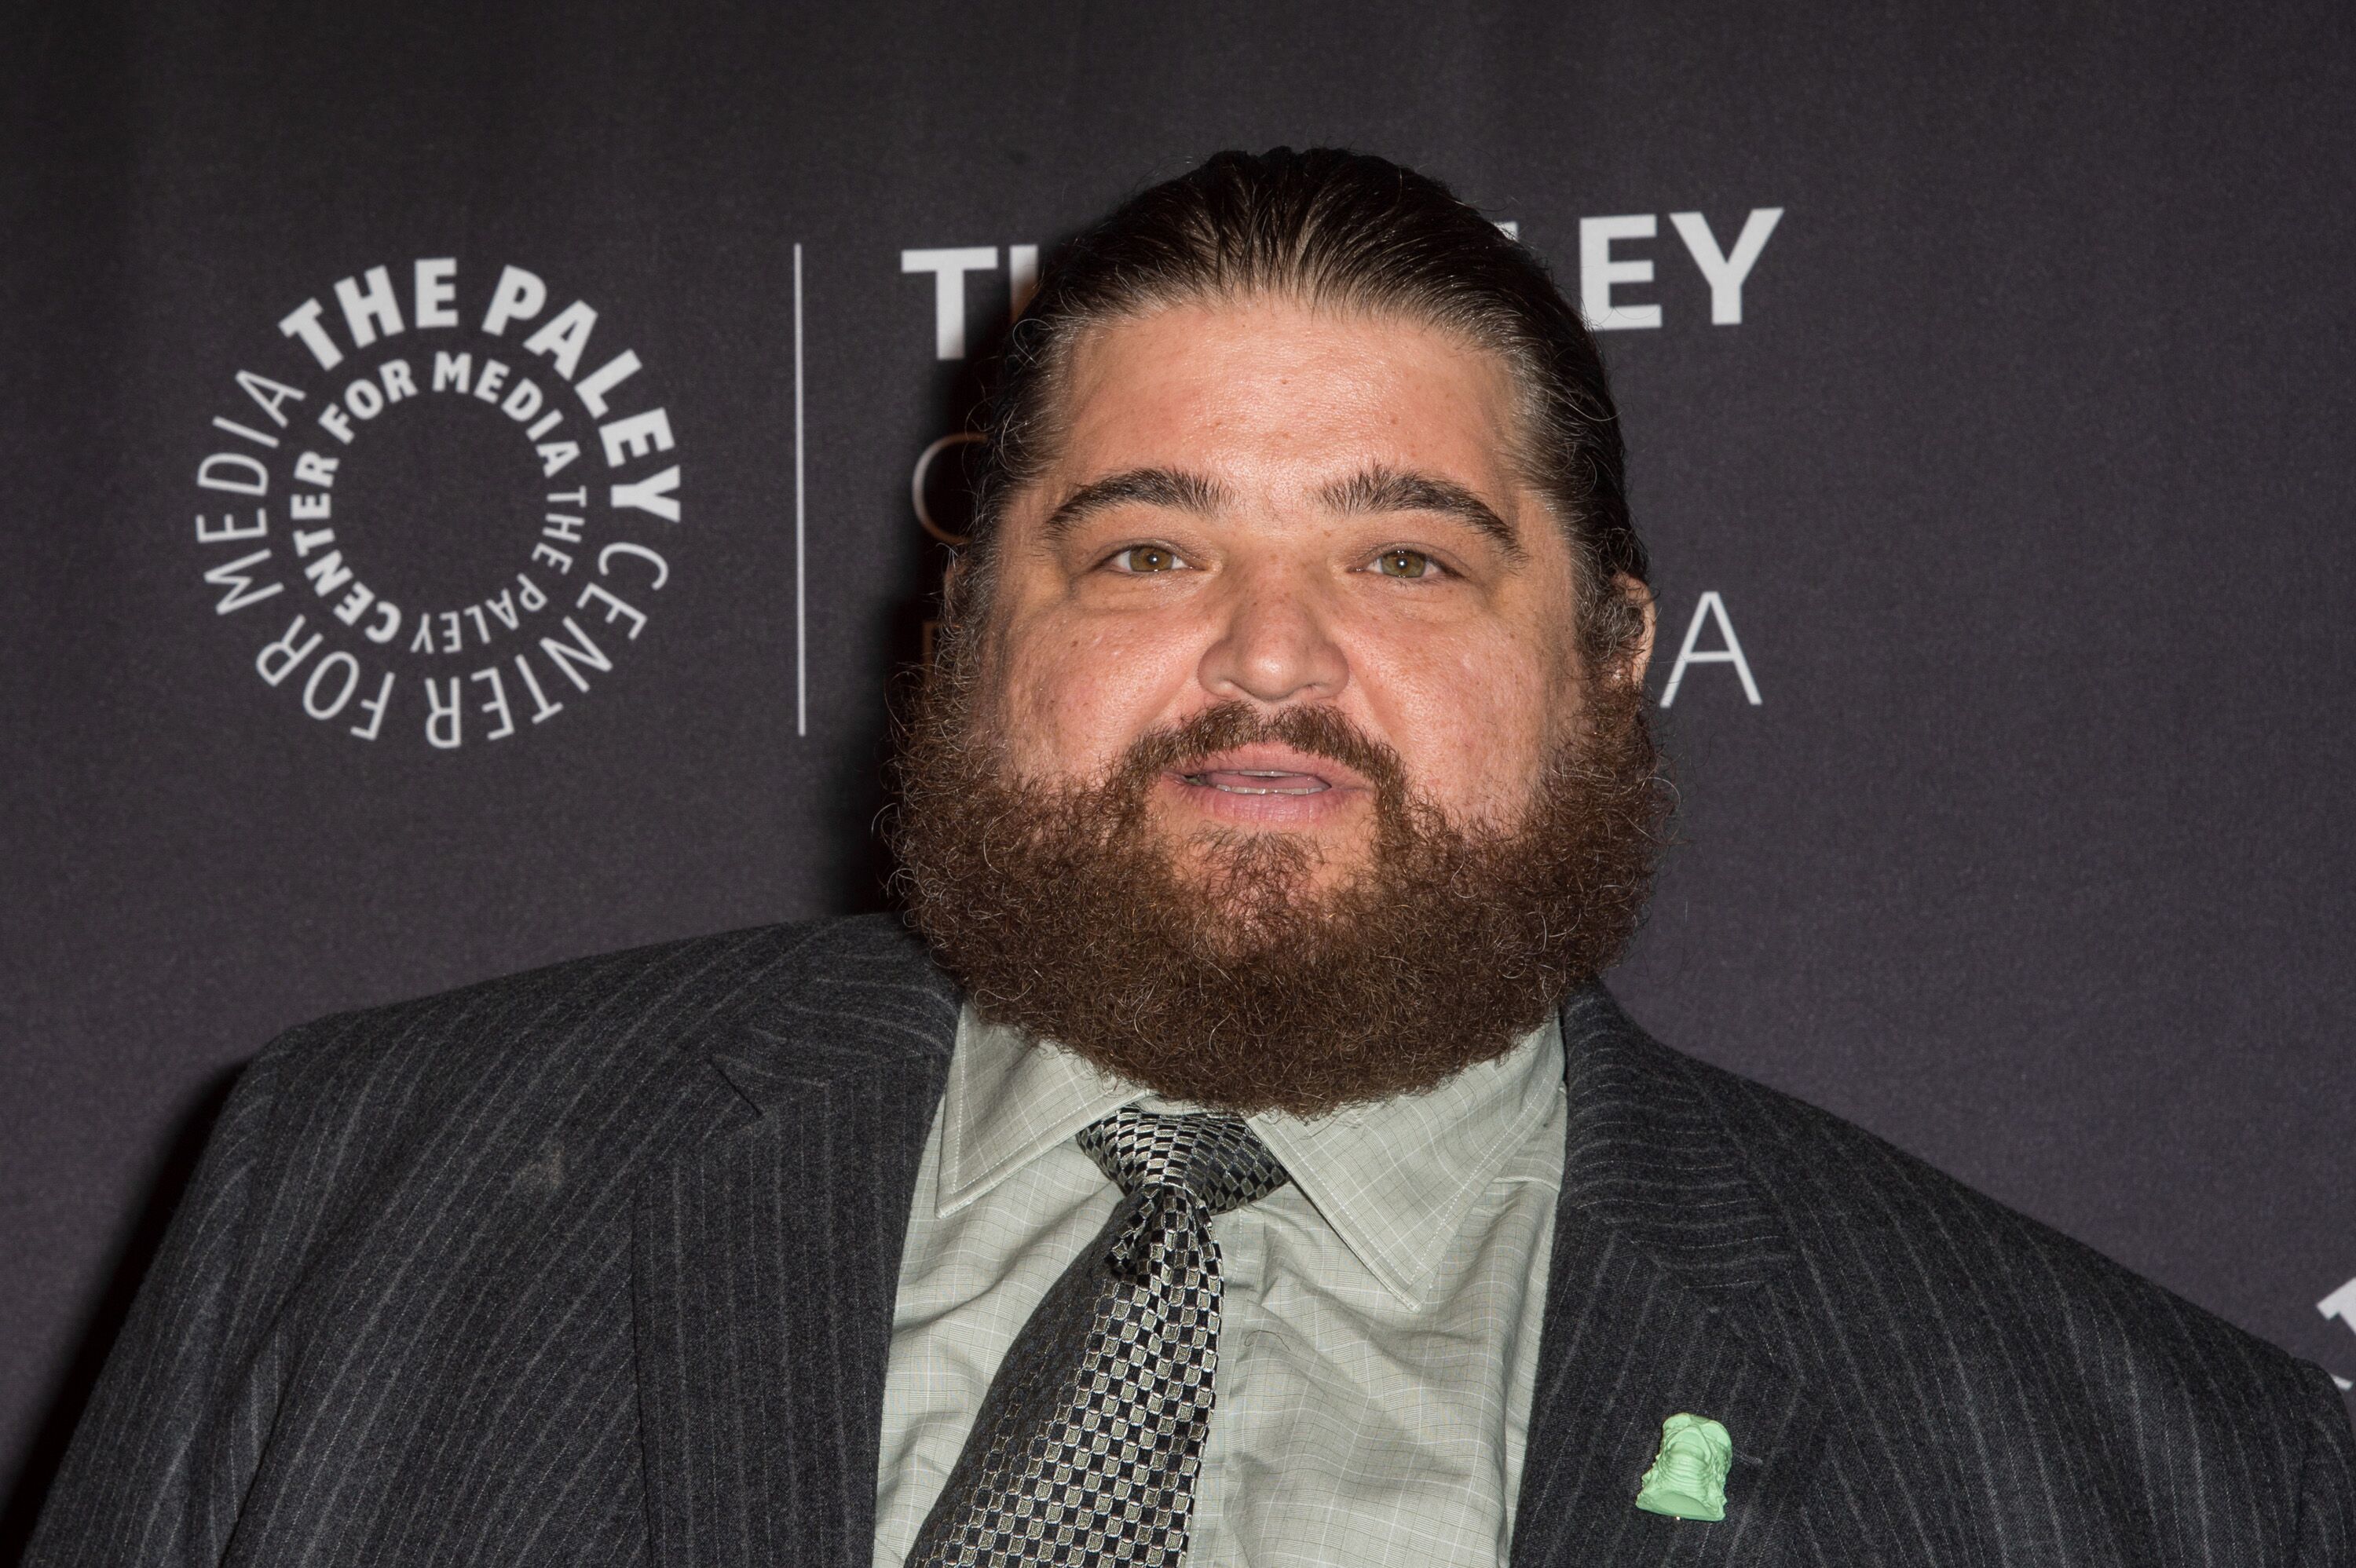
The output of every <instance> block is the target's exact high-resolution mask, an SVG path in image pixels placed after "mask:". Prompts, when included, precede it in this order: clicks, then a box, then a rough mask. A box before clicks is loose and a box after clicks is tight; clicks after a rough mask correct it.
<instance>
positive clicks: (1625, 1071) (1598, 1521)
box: [1513, 985, 1821, 1568]
mask: <svg viewBox="0 0 2356 1568" xmlns="http://www.w3.org/2000/svg"><path fill="white" fill-rule="evenodd" d="M1562 1025H1563V1041H1564V1049H1565V1057H1566V1062H1567V1072H1566V1083H1567V1087H1568V1091H1569V1144H1568V1147H1567V1149H1566V1151H1565V1162H1564V1169H1563V1187H1562V1197H1561V1200H1560V1202H1559V1204H1558V1207H1557V1210H1556V1215H1555V1240H1554V1251H1553V1255H1552V1262H1551V1264H1550V1265H1549V1269H1548V1273H1549V1276H1550V1277H1549V1279H1548V1282H1547V1306H1546V1317H1545V1328H1544V1329H1543V1330H1542V1338H1541V1339H1540V1343H1539V1351H1538V1371H1537V1392H1536V1397H1535V1399H1534V1401H1533V1403H1532V1409H1531V1413H1530V1432H1529V1443H1528V1448H1527V1454H1528V1458H1527V1460H1526V1463H1525V1465H1524V1468H1523V1477H1522V1489H1521V1497H1520V1499H1519V1502H1518V1505H1517V1507H1516V1509H1515V1530H1514V1544H1513V1561H1514V1563H1515V1564H1516V1568H1538V1565H1541V1564H1564V1565H1569V1564H1572V1563H1620V1562H1647V1561H1655V1560H1665V1559H1666V1557H1667V1555H1668V1553H1669V1552H1671V1550H1672V1547H1673V1545H1674V1549H1675V1551H1676V1561H1678V1562H1680V1563H1735V1562H1741V1561H1746V1560H1755V1559H1756V1558H1757V1557H1758V1556H1759V1554H1760V1552H1761V1551H1762V1547H1763V1545H1764V1543H1765V1541H1766V1538H1767V1537H1768V1536H1770V1535H1771V1534H1772V1531H1773V1530H1774V1527H1775V1526H1776V1524H1777V1523H1778V1521H1779V1520H1782V1519H1783V1518H1785V1517H1786V1516H1787V1515H1788V1514H1789V1512H1790V1511H1791V1509H1793V1507H1794V1502H1795V1500H1796V1499H1797V1498H1798V1497H1799V1495H1800V1494H1801V1492H1802V1491H1803V1490H1804V1482H1805V1479H1806V1477H1807V1476H1808V1474H1809V1472H1810V1469H1811V1467H1812V1465H1813V1463H1814V1459H1815V1453H1816V1446H1817V1440H1818V1437H1819V1435H1820V1427H1821V1422H1820V1413H1819V1411H1818V1409H1817V1407H1816V1406H1815V1403H1814V1402H1813V1400H1812V1399H1811V1398H1810V1397H1809V1396H1808V1394H1807V1393H1806V1392H1805V1391H1804V1388H1803V1386H1802V1383H1801V1381H1800V1379H1799V1377H1798V1376H1797V1375H1796V1370H1795V1369H1794V1367H1792V1366H1791V1365H1790V1364H1788V1363H1789V1355H1788V1351H1787V1350H1786V1349H1785V1347H1787V1346H1788V1344H1789V1343H1790V1336H1789V1333H1788V1331H1787V1330H1786V1329H1785V1328H1783V1326H1782V1324H1781V1323H1780V1322H1779V1320H1778V1317H1777V1307H1776V1300H1777V1293H1776V1285H1777V1282H1778V1279H1779V1277H1780V1276H1781V1275H1782V1274H1783V1271H1784V1270H1785V1269H1786V1268H1787V1267H1788V1266H1789V1265H1790V1264H1791V1263H1792V1262H1793V1255H1794V1254H1793V1251H1792V1245H1791V1240H1790V1237H1789V1234H1788V1232H1787V1230H1786V1227H1785V1225H1784V1223H1783V1220H1782V1217H1781V1216H1780V1214H1779V1213H1778V1212H1777V1211H1776V1209H1775V1207H1774V1205H1773V1202H1772V1199H1771V1197H1770V1195H1769V1194H1768V1192H1767V1191H1766V1190H1765V1189H1763V1188H1762V1186H1761V1185H1760V1184H1759V1182H1758V1181H1757V1179H1755V1178H1754V1176H1753V1175H1752V1173H1751V1170H1750V1169H1749V1168H1748V1166H1747V1165H1746V1163H1745V1161H1744V1160H1743V1158H1742V1156H1741V1153H1740V1149H1739V1147H1737V1144H1736V1140H1735V1139H1734V1137H1733V1136H1732V1135H1731V1134H1730V1130H1729V1128H1728V1127H1727V1126H1726V1125H1724V1124H1723V1123H1722V1121H1721V1120H1720V1119H1719V1115H1718V1114H1717V1113H1716V1111H1715V1110H1714V1109H1713V1107H1712V1104H1711V1101H1710V1099H1709V1097H1708V1094H1707V1093H1706V1086H1707V1084H1708V1083H1709V1082H1710V1081H1712V1079H1713V1078H1717V1077H1719V1075H1717V1074H1716V1072H1715V1070H1714V1069H1709V1068H1706V1067H1703V1066H1701V1065H1700V1064H1698V1063H1696V1062H1693V1061H1688V1060H1687V1059H1686V1058H1684V1057H1681V1056H1678V1055H1676V1053H1674V1052H1672V1051H1668V1050H1667V1049H1666V1048H1665V1047H1663V1046H1661V1045H1659V1044H1657V1043H1656V1042H1655V1041H1654V1040H1652V1039H1651V1038H1650V1037H1649V1036H1647V1035H1645V1034H1644V1031H1643V1030H1642V1029H1638V1028H1637V1027H1636V1026H1635V1025H1634V1024H1633V1023H1632V1022H1631V1021H1630V1020H1629V1019H1628V1017H1627V1015H1626V1014H1625V1013H1623V1012H1622V1011H1621V1009H1620V1008H1619V1005H1618V1004H1617V1003H1616V1002H1614V1001H1613V1000H1612V997H1611V995H1610V993H1609V992H1607V991H1605V990H1604V988H1603V987H1601V985H1591V986H1589V987H1585V988H1584V989H1582V990H1580V991H1579V992H1578V993H1576V994H1574V995H1573V996H1572V997H1570V998H1569V1001H1568V1002H1567V1003H1566V1004H1565V1006H1564V1008H1563V1012H1562ZM1725 1082H1731V1081H1730V1080H1726V1081H1725ZM1681 1411H1690V1412H1692V1413H1696V1414H1699V1415H1707V1416H1711V1417H1714V1418H1715V1419H1717V1420H1718V1421H1719V1422H1721V1423H1722V1424H1724V1425H1725V1426H1726V1427H1727V1429H1728V1430H1729V1432H1730V1434H1731V1435H1732V1436H1733V1439H1734V1450H1735V1458H1734V1468H1733V1473H1732V1474H1731V1476H1730V1477H1729V1479H1728V1482H1727V1488H1726V1490H1727V1512H1726V1518H1725V1519H1724V1520H1722V1521H1719V1522H1715V1523H1708V1524H1697V1523H1688V1522H1686V1521H1683V1520H1673V1519H1666V1518H1663V1517H1661V1516H1658V1515H1655V1514H1650V1513H1645V1512H1642V1511H1640V1510H1639V1509H1636V1508H1635V1507H1634V1506H1633V1502H1634V1498H1635V1495H1636V1490H1637V1487H1638V1483H1639V1480H1640V1477H1642V1476H1643V1474H1644V1469H1645V1467H1647V1466H1648V1465H1649V1464H1650V1463H1651V1462H1652V1459H1653V1456H1654V1455H1655V1453H1656V1452H1657V1450H1658V1447H1659V1444H1660V1440H1661V1424H1662V1423H1663V1422H1664V1421H1665V1420H1666V1419H1667V1418H1668V1417H1669V1416H1671V1415H1674V1414H1676V1413H1679V1412H1681Z"/></svg>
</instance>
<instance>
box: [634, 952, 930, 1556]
mask: <svg viewBox="0 0 2356 1568" xmlns="http://www.w3.org/2000/svg"><path fill="white" fill-rule="evenodd" d="M957 1012H958V1001H957V996H956V992H955V990H954V988H953V987H951V986H950V985H949V983H948V980H947V979H945V978H944V977H943V976H941V975H940V974H939V972H938V971H937V969H936V968H935V967H934V966H933V965H932V963H931V961H930V960H929V958H928V957H927V956H926V953H925V951H924V949H923V947H922V946H921V944H918V943H917V942H916V940H915V939H914V938H913V937H911V936H909V935H908V934H907V933H905V931H904V930H902V929H901V928H900V927H899V926H898V925H897V923H895V922H887V921H884V920H882V919H865V920H857V921H844V922H837V923H830V924H827V925H822V926H819V927H817V928H815V930H808V929H807V928H806V934H804V935H803V936H802V939H801V941H800V942H799V944H798V946H796V947H794V948H793V949H792V950H791V952H790V953H789V954H787V955H786V956H784V957H783V958H781V959H780V960H779V962H777V963H776V965H773V966H772V967H771V968H770V969H769V970H768V971H767V972H766V974H765V975H764V976H762V978H761V981H760V983H759V985H758V986H757V987H755V988H753V990H752V991H751V992H749V993H748V996H747V998H746V1000H745V1002H744V1005H743V1006H741V1007H739V1008H735V1009H734V1010H733V1012H731V1013H728V1014H726V1015H723V1016H722V1017H720V1018H717V1019H715V1020H714V1021H713V1022H712V1024H710V1025H709V1026H707V1027H706V1028H705V1029H701V1030H700V1031H698V1032H697V1033H696V1034H694V1035H692V1036H691V1037H690V1038H688V1039H686V1040H682V1041H681V1042H680V1049H681V1052H682V1060H681V1061H680V1072H681V1074H682V1077H683V1078H684V1079H685V1080H686V1082H687V1083H688V1084H689V1088H688V1091H687V1093H688V1094H689V1096H690V1099H691V1103H692V1104H691V1110H690V1112H689V1115H691V1117H692V1118H693V1119H694V1121H695V1124H696V1125H700V1126H701V1127H702V1128H703V1129H705V1130H704V1133H703V1135H702V1136H701V1137H691V1139H690V1140H689V1141H688V1143H687V1145H686V1147H683V1148H682V1149H680V1151H678V1152H677V1153H676V1154H675V1155H674V1156H673V1157H671V1158H670V1159H669V1160H667V1161H665V1162H662V1163H661V1164H659V1166H658V1167H657V1168H654V1169H652V1170H651V1171H650V1172H649V1174H648V1179H647V1180H646V1182H645V1183H644V1185H643V1186H642V1187H641V1189H640V1190H639V1195H638V1206H637V1214H636V1216H635V1219H634V1232H633V1237H634V1243H635V1246H634V1269H633V1274H634V1280H635V1292H636V1307H637V1371H638V1387H639V1400H640V1409H641V1430H642V1432H643V1434H644V1443H645V1452H646V1477H647V1485H648V1511H649V1515H650V1519H651V1523H652V1531H653V1545H654V1556H655V1561H656V1563H658V1564H659V1565H660V1568H686V1565H688V1564H695V1565H698V1568H705V1565H718V1564H723V1563H724V1564H730V1565H733V1568H754V1565H755V1564H759V1565H761V1568H770V1565H774V1564H800V1563H809V1564H818V1563H829V1564H840V1563H864V1562H866V1561H868V1559H869V1558H870V1556H871V1555H872V1554H873V1535H874V1513H875V1466H876V1444H877V1438H878V1433H879V1414H880V1412H881V1410H882V1407H883V1373H884V1366H885V1360H886V1357H887V1355H888V1353H889V1349H890V1343H891V1329H892V1307H893V1300H894V1295H895V1293H896V1290H897V1286H898V1277H899V1264H900V1248H901V1242H902V1239H903V1236H904V1234H905V1230H906V1226H907V1218H908V1207H909V1201H910V1198H911V1196H912V1194H913V1193H914V1191H915V1188H916V1166H917V1162H918V1160H919V1158H920V1157H921V1156H922V1153H923V1150H924V1144H925V1138H926V1133H927V1132H928V1131H929V1130H930V1126H931V1122H932V1116H933V1113H934V1109H935V1107H936V1106H937V1104H939V1101H940V1094H941V1081H942V1075H943V1072H944V1071H945V1070H946V1067H947V1065H948V1056H949V1047H950V1042H951V1040H953V1038H954V1036H955V1030H956V1027H957Z"/></svg>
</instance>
